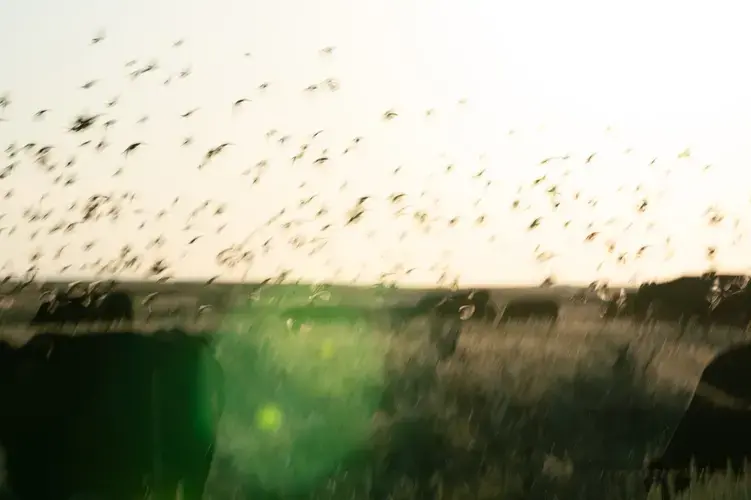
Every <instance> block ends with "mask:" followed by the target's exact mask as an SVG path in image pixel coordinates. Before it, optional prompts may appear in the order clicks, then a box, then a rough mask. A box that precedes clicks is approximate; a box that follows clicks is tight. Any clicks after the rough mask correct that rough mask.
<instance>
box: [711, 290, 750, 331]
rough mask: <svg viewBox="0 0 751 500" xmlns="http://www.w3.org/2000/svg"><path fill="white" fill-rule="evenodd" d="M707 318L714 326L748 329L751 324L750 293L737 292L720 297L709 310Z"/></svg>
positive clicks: (745, 291)
mask: <svg viewBox="0 0 751 500" xmlns="http://www.w3.org/2000/svg"><path fill="white" fill-rule="evenodd" d="M709 317H710V321H711V323H712V324H715V325H723V326H735V327H738V328H744V329H745V328H748V327H749V323H751V292H749V291H748V290H739V291H736V292H735V293H730V294H729V295H726V296H724V297H721V298H720V299H719V300H718V301H717V303H716V305H715V306H714V307H713V308H712V309H711V310H710V315H709Z"/></svg>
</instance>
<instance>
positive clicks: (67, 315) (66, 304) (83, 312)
mask: <svg viewBox="0 0 751 500" xmlns="http://www.w3.org/2000/svg"><path fill="white" fill-rule="evenodd" d="M90 320H91V312H90V299H89V297H88V296H85V295H83V296H77V297H72V296H70V295H69V294H67V293H64V292H60V291H55V292H45V293H44V294H43V295H42V297H41V303H40V304H39V308H38V309H37V312H36V314H34V317H33V318H32V320H31V324H32V325H49V324H55V325H58V326H62V325H65V324H78V323H82V322H85V321H90Z"/></svg>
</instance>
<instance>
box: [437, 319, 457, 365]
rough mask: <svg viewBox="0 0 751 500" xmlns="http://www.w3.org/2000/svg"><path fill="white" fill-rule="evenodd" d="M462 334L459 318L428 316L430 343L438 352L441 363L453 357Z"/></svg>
mask: <svg viewBox="0 0 751 500" xmlns="http://www.w3.org/2000/svg"><path fill="white" fill-rule="evenodd" d="M461 333H462V319H461V318H460V317H459V316H452V317H448V318H447V317H444V316H440V315H438V314H432V315H431V316H430V342H431V343H432V344H433V345H434V346H435V347H436V350H437V351H438V359H440V360H441V361H443V360H445V359H448V358H449V357H451V356H453V354H454V353H455V352H456V347H457V345H458V344H459V336H460V335H461Z"/></svg>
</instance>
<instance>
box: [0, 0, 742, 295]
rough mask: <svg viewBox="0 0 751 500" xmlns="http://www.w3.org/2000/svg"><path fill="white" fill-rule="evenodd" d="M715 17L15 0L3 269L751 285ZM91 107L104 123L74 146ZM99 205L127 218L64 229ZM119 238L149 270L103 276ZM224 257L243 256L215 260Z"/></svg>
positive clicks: (518, 8) (715, 12)
mask: <svg viewBox="0 0 751 500" xmlns="http://www.w3.org/2000/svg"><path fill="white" fill-rule="evenodd" d="M709 5H710V4H709V3H703V2H692V3H685V2H682V3H679V2H677V1H667V0H665V1H660V2H647V1H641V0H638V1H635V2H629V3H628V4H622V3H615V2H602V1H597V2H596V1H589V0H571V1H567V2H554V1H552V0H550V1H548V0H530V1H525V2H498V1H489V0H488V1H485V0H483V1H480V0H475V1H469V2H449V1H447V0H431V1H427V0H383V1H380V2H365V1H361V0H317V1H315V2H313V1H309V0H306V1H303V0H278V1H274V2H258V1H239V0H237V1H236V0H215V1H213V2H199V1H190V0H188V1H181V2H174V1H172V0H151V1H148V2H147V1H145V0H132V1H129V2H115V1H114V0H97V1H94V0H70V1H68V2H56V1H52V0H24V1H23V2H21V1H20V0H3V1H2V2H0V47H3V48H4V49H3V51H2V52H3V55H2V58H1V59H0V63H1V65H0V96H3V95H6V96H7V97H8V100H9V101H10V103H9V105H8V106H7V107H6V108H5V109H0V118H3V119H4V121H0V146H2V149H0V151H2V150H4V149H5V148H6V147H7V146H10V145H12V144H15V149H14V148H11V149H10V150H9V151H11V152H12V151H16V150H17V149H19V148H20V147H22V146H23V145H25V144H27V143H35V145H36V146H35V147H34V148H31V149H30V150H28V151H20V152H17V153H16V154H15V156H14V157H12V158H11V157H10V155H8V152H6V155H8V157H6V156H4V157H3V161H4V162H5V163H4V164H0V168H4V167H6V166H7V165H10V164H14V168H13V169H12V172H11V173H10V174H9V175H7V176H6V177H5V178H3V179H0V214H5V215H4V216H3V217H2V218H0V228H5V229H3V230H2V231H0V249H1V250H2V252H0V267H2V272H3V273H15V274H18V273H23V272H25V271H27V270H28V268H29V267H30V265H32V264H31V263H30V260H29V259H30V256H31V255H32V254H35V253H38V254H39V255H38V257H37V260H35V261H34V262H33V265H34V266H36V269H37V271H38V273H39V275H42V276H49V277H52V276H55V277H70V278H71V279H73V278H81V277H88V276H91V275H94V274H96V273H99V274H98V275H99V276H102V275H104V276H107V275H108V274H107V273H110V274H113V273H114V274H115V275H117V276H122V277H129V278H132V277H137V278H141V277H145V276H146V270H147V269H148V268H149V267H150V265H151V264H152V263H153V262H154V261H156V260H159V259H163V260H164V261H165V262H166V263H167V264H168V265H169V269H168V271H167V274H169V275H170V276H172V277H174V278H179V279H198V278H203V277H210V276H215V275H219V276H220V279H222V280H238V279H253V280H256V279H264V278H266V277H271V276H275V275H278V274H279V273H280V272H282V271H289V276H290V277H291V278H292V279H303V280H306V281H319V280H324V281H334V282H354V283H363V284H365V283H375V282H379V281H382V280H384V279H386V280H389V281H395V282H397V283H401V284H425V285H435V284H442V285H448V284H451V283H452V282H454V281H457V282H458V283H459V284H460V285H471V284H505V285H516V284H538V283H540V282H541V281H543V280H544V279H545V278H546V277H548V276H552V277H554V279H555V280H556V281H557V282H561V283H563V282H572V283H588V282H590V281H593V280H608V281H610V282H614V283H626V282H628V283H635V282H640V281H644V280H648V279H654V278H661V277H668V276H675V275H678V274H681V273H696V272H702V271H704V270H706V269H707V268H708V267H713V268H715V269H718V270H720V271H725V272H743V273H745V272H751V259H750V258H749V255H751V254H750V252H749V250H751V242H750V241H751V240H749V236H750V235H751V233H749V231H751V218H750V214H751V210H749V209H750V208H751V205H749V203H750V202H751V184H750V183H749V179H750V178H751V174H749V164H750V163H749V160H750V159H751V158H749V156H750V155H749V152H748V140H747V138H748V137H750V136H751V94H750V93H751V82H750V81H749V80H751V73H749V72H748V71H745V68H743V65H742V64H739V62H740V61H743V60H744V58H743V55H744V54H742V53H741V50H742V49H741V48H742V47H748V46H749V40H748V38H751V34H749V32H748V30H747V29H745V27H744V26H743V23H744V16H743V15H741V14H742V12H740V10H739V9H740V6H738V4H737V3H731V2H726V1H725V2H723V1H721V2H715V3H712V4H711V5H712V6H711V7H709ZM100 32H102V33H103V34H104V35H105V37H104V39H103V40H102V41H101V42H100V43H97V44H93V45H92V43H91V42H92V38H94V37H95V36H97V35H98V34H99V33H100ZM178 40H183V43H182V44H181V45H179V46H174V45H175V42H176V41H178ZM326 47H333V48H334V49H333V50H332V51H331V52H330V53H326V52H325V51H323V50H322V49H324V48H326ZM129 61H135V63H133V64H132V65H130V66H127V63H128V62H129ZM151 62H155V63H156V68H155V69H154V70H153V71H151V72H148V73H144V74H140V75H139V76H137V77H136V78H132V77H131V76H129V75H130V74H131V73H132V72H133V71H137V70H139V69H141V68H144V67H145V66H147V65H148V64H149V63H151ZM181 72H185V73H189V74H187V75H186V76H184V77H181V76H180V73H181ZM327 79H331V80H332V81H333V82H334V83H335V84H336V85H335V86H336V89H335V90H333V89H330V88H329V86H328V85H327V84H326V83H325V82H326V80H327ZM92 80H96V83H95V84H94V85H93V86H91V87H90V88H88V89H84V88H82V86H83V85H84V84H85V83H87V82H89V81H92ZM264 83H267V84H268V85H267V86H266V88H263V89H261V88H260V86H261V85H262V84H264ZM311 85H317V88H316V89H315V90H310V91H306V90H305V89H306V88H307V87H309V86H311ZM114 98H117V104H115V105H113V106H111V107H108V106H107V103H108V102H109V101H111V100H113V99H114ZM243 98H244V99H248V100H249V101H248V102H243V103H241V104H239V105H237V106H235V105H234V103H235V102H236V101H237V100H239V99H243ZM195 108H198V110H197V111H196V112H195V113H194V114H192V115H191V116H190V117H187V118H183V117H181V115H182V114H184V113H186V112H188V111H190V110H192V109H195ZM41 109H48V110H49V111H48V112H47V113H46V114H45V115H44V116H43V117H42V118H41V119H38V118H35V117H34V114H35V113H36V112H37V111H39V110H41ZM388 110H393V111H394V113H395V114H396V116H394V117H393V118H392V119H390V120H387V119H385V118H384V113H385V112H387V111H388ZM80 114H99V115H101V116H100V117H99V118H98V120H97V122H96V123H95V124H94V126H93V127H92V128H91V129H89V130H86V131H84V132H81V133H77V134H76V133H71V132H69V131H68V128H69V127H70V125H71V123H72V122H73V120H74V118H75V117H76V116H78V115H80ZM144 117H148V119H147V120H146V121H145V122H143V121H142V122H140V123H139V121H140V120H141V119H142V118H144ZM108 120H115V121H116V123H114V124H112V126H110V127H109V128H108V129H105V127H104V126H103V124H104V123H105V122H106V121H108ZM274 131H275V132H274ZM317 131H322V132H320V133H319V134H318V135H316V137H315V138H313V137H312V136H313V134H314V133H315V132H317ZM272 132H273V133H272ZM286 136H288V138H286V140H285V141H284V143H280V141H279V139H280V138H282V137H286ZM187 137H190V138H191V140H192V142H191V143H190V144H188V145H183V141H184V140H185V138H187ZM356 138H360V140H359V142H356ZM102 140H104V142H106V144H107V147H106V148H104V149H103V150H101V151H97V150H96V148H95V147H94V146H95V145H96V144H97V143H99V142H100V141H102ZM85 141H91V143H90V144H88V145H84V146H81V143H83V142H85ZM136 142H141V143H143V145H142V146H141V147H139V148H138V149H136V150H135V151H134V152H132V154H129V155H127V156H125V155H124V154H123V151H124V150H125V148H126V147H127V146H128V145H130V144H132V143H136ZM225 142H228V143H231V145H230V146H227V147H226V148H225V149H224V150H223V151H222V152H221V153H220V154H218V155H216V156H215V157H214V158H212V159H211V160H210V161H209V162H207V164H206V165H204V166H203V168H199V166H200V165H201V164H202V162H203V160H204V157H205V154H206V152H207V151H208V150H209V149H211V148H215V147H216V146H218V145H220V144H222V143H225ZM303 144H307V145H308V146H307V149H306V150H305V152H304V155H302V156H301V157H299V158H298V159H297V160H295V161H293V160H292V158H293V157H295V156H296V155H298V154H299V153H300V151H301V146H302V145H303ZM43 145H51V146H53V149H52V150H51V151H50V152H49V153H48V155H47V165H48V167H44V166H42V165H39V164H37V163H35V161H34V158H35V154H36V151H37V150H38V149H39V148H40V147H42V146H43ZM345 150H346V153H345ZM592 155H594V156H592ZM319 158H327V160H326V161H319V162H316V161H315V160H317V159H319ZM546 158H553V159H552V160H549V161H547V162H544V160H545V159H546ZM71 159H74V163H73V164H72V165H71V166H66V164H67V163H68V162H69V160H71ZM588 160H589V161H588ZM48 168H50V169H51V170H48ZM118 171H119V172H120V173H119V174H118V175H114V174H115V173H116V172H118ZM395 171H396V173H395ZM61 175H62V177H59V176H61ZM71 176H74V177H75V179H74V180H75V182H74V183H73V184H72V185H68V186H64V185H63V184H64V182H65V180H67V179H69V178H71ZM543 177H544V179H542V180H540V181H539V182H538V183H537V184H534V182H535V181H536V180H538V179H540V178H543ZM56 179H57V181H56ZM255 179H257V180H255ZM254 180H255V181H254ZM9 192H10V193H9ZM3 193H5V194H3ZM8 193H9V194H8ZM126 193H133V194H134V196H133V197H132V199H131V196H130V194H126ZM96 194H105V195H109V196H110V197H112V198H113V199H118V200H120V201H119V202H118V203H117V207H118V209H119V212H118V213H119V217H118V218H117V220H112V217H107V216H106V215H105V216H102V217H101V218H100V219H99V220H97V221H94V222H87V223H81V224H78V225H75V227H74V228H72V230H71V231H69V232H68V233H64V234H61V232H60V231H57V232H54V233H52V234H50V229H51V228H52V227H53V226H55V225H56V224H58V223H64V225H67V224H70V223H73V222H77V221H79V220H80V218H81V208H82V205H83V203H84V202H85V200H86V199H88V198H89V197H90V196H93V195H96ZM397 194H403V196H402V197H400V198H399V199H398V200H397V201H392V200H391V199H390V197H392V196H394V195H397ZM314 195H315V198H313V199H312V200H311V201H309V202H307V203H303V204H302V205H301V202H302V201H304V200H306V199H308V198H310V197H312V196H314ZM123 196H127V199H123V198H122V197H123ZM365 196H368V197H369V198H368V199H367V200H366V201H364V202H363V204H362V210H364V213H363V215H362V216H361V217H360V218H359V219H358V220H357V221H356V222H354V223H352V224H349V225H347V224H346V222H347V219H348V216H349V215H352V214H353V213H354V212H352V210H355V211H357V208H356V204H357V201H358V200H359V199H360V198H361V197H365ZM176 198H179V199H178V201H177V202H175V199H176ZM643 200H646V201H647V202H648V203H647V205H646V206H644V207H642V208H643V211H640V210H639V206H640V205H642V202H643ZM206 201H210V203H209V204H208V206H207V207H206V208H204V209H202V210H200V211H199V212H198V213H196V214H194V215H193V216H192V217H191V213H193V212H194V210H196V209H197V208H200V207H201V206H203V205H204V203H205V202H206ZM74 202H77V205H76V207H75V208H74V209H73V210H68V208H69V207H70V206H71V204H73V203H74ZM515 205H516V206H515ZM111 206H114V204H113V205H108V206H106V207H104V208H103V209H102V210H103V211H104V213H105V214H106V212H107V211H108V210H109V209H110V207H111ZM217 209H220V210H219V211H220V212H221V213H219V214H216V212H217ZM283 209H284V213H283V214H281V215H280V216H279V217H278V218H276V219H273V217H274V216H275V214H278V213H279V212H280V211H281V210H283ZM708 209H713V210H715V211H716V212H717V213H721V214H722V215H723V216H724V218H723V219H722V220H721V221H719V222H717V223H716V224H708V217H709V216H708V215H707V210H708ZM28 210H31V212H34V211H36V212H38V213H39V214H44V213H45V212H48V211H52V212H51V214H50V215H49V216H48V217H47V219H46V220H43V221H32V222H29V221H28V220H27V219H28V218H24V212H27V215H28V213H30V212H28ZM162 211H164V213H163V214H162V215H160V212H162ZM537 218H540V221H539V226H538V227H535V228H534V229H528V228H529V226H530V224H531V223H532V221H534V220H535V219H537ZM270 219H271V220H272V222H270V223H268V221H269V220H270ZM452 219H456V220H453V221H452ZM478 219H479V220H478ZM186 226H189V227H187V228H186ZM13 227H15V230H13V231H12V232H11V229H12V228H13ZM594 232H596V233H597V235H595V236H593V237H592V238H590V241H586V237H587V236H588V235H590V234H591V233H594ZM159 236H161V242H157V244H156V245H154V244H153V240H154V239H155V238H157V237H159ZM199 236H200V238H199V239H197V240H195V238H196V237H199ZM193 240H195V241H193ZM191 241H193V242H192V243H190V242H191ZM89 243H94V244H93V245H92V246H91V248H90V249H88V250H84V246H85V245H87V244H89ZM66 245H67V246H66ZM124 245H128V246H130V248H131V250H130V252H131V254H130V255H138V256H139V257H140V258H141V261H142V266H141V267H140V268H138V269H135V268H131V269H121V268H118V267H117V266H114V264H113V266H111V267H109V268H104V264H107V263H113V262H114V261H116V260H117V256H118V255H119V252H120V250H121V249H122V248H123V246H124ZM710 246H711V247H714V248H715V249H716V252H715V254H714V256H713V258H712V259H708V258H707V248H708V247H710ZM63 247H64V248H63ZM228 247H232V248H233V249H234V250H235V251H234V253H232V252H230V253H231V254H232V255H243V254H245V256H246V257H247V258H246V259H245V260H243V261H242V262H239V263H237V264H236V265H235V266H234V267H232V268H228V267H227V266H220V265H218V264H217V259H216V255H217V253H218V252H220V251H221V250H222V249H225V248H228ZM642 247H646V248H645V249H643V250H642V251H641V252H640V251H639V250H640V249H641V248H642ZM224 255H225V256H226V255H228V253H227V252H225V254H224ZM103 268H104V269H103ZM102 273H104V274H102Z"/></svg>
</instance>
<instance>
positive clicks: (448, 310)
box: [402, 289, 497, 322]
mask: <svg viewBox="0 0 751 500" xmlns="http://www.w3.org/2000/svg"><path fill="white" fill-rule="evenodd" d="M465 306H467V307H465ZM469 310H471V311H472V313H471V314H470V313H469ZM402 314H403V315H404V316H405V317H406V319H412V318H414V317H417V316H424V315H430V314H436V315H438V316H440V317H444V318H457V317H459V316H468V317H465V318H463V319H473V320H478V321H490V322H492V321H494V320H495V319H496V317H497V311H496V309H495V307H494V305H493V302H492V301H491V300H490V292H489V291H488V290H482V289H478V290H469V291H460V292H453V293H448V292H445V291H441V292H431V293H428V294H426V295H425V296H423V297H422V298H421V299H420V301H419V302H418V303H417V304H416V305H414V306H412V307H408V308H404V310H403V311H402Z"/></svg>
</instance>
